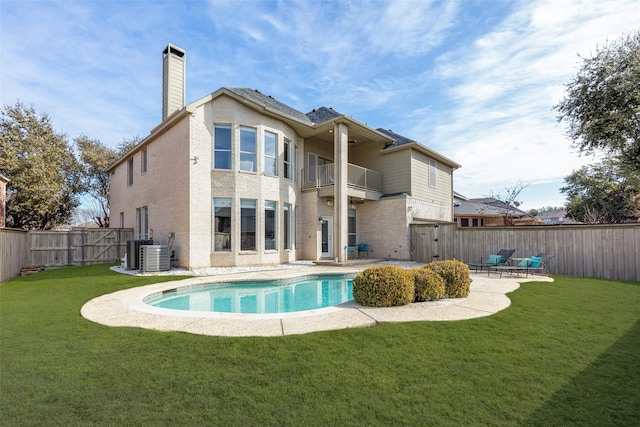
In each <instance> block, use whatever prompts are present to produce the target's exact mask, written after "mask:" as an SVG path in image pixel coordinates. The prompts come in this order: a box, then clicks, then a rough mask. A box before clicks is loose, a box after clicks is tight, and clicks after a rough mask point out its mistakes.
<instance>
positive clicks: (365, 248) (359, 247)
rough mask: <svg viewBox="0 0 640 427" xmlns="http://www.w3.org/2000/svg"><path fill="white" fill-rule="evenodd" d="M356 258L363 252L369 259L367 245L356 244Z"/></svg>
mask: <svg viewBox="0 0 640 427" xmlns="http://www.w3.org/2000/svg"><path fill="white" fill-rule="evenodd" d="M357 246H358V258H360V254H362V253H363V252H365V253H366V254H367V258H369V244H368V243H358V245H357Z"/></svg>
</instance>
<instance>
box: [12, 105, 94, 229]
mask: <svg viewBox="0 0 640 427" xmlns="http://www.w3.org/2000/svg"><path fill="white" fill-rule="evenodd" d="M0 159H1V161H0V173H1V174H3V175H5V176H7V177H8V178H9V179H10V180H11V181H10V182H9V183H8V185H7V193H8V197H7V211H6V215H7V226H9V227H14V228H25V229H51V228H54V227H56V226H58V225H62V224H65V223H66V222H67V221H68V220H69V219H70V218H71V216H72V214H73V210H74V209H75V208H76V206H77V205H78V195H79V193H80V192H81V191H82V185H81V180H80V166H79V164H78V162H77V161H76V158H75V156H74V154H73V150H72V147H71V146H70V145H69V144H68V142H67V140H66V137H65V135H64V134H61V133H57V132H55V131H54V130H53V127H52V125H51V119H50V118H49V116H48V115H46V114H38V113H37V112H36V110H35V109H34V108H33V107H27V106H25V105H24V104H22V103H21V102H20V101H18V102H16V104H15V105H14V106H8V105H5V106H4V109H3V110H2V111H1V116H0Z"/></svg>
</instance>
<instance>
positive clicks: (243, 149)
mask: <svg viewBox="0 0 640 427" xmlns="http://www.w3.org/2000/svg"><path fill="white" fill-rule="evenodd" d="M256 145H257V144H256V130H255V129H254V128H249V127H244V126H241V127H240V170H241V171H246V172H256V171H257V170H258V167H257V166H258V165H257V164H256Z"/></svg>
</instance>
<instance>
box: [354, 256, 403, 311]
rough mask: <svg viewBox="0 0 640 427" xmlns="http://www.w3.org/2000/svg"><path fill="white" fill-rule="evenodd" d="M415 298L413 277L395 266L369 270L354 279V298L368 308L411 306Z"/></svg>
mask: <svg viewBox="0 0 640 427" xmlns="http://www.w3.org/2000/svg"><path fill="white" fill-rule="evenodd" d="M413 296H414V284H413V275H412V274H411V273H410V272H408V271H407V270H403V269H401V268H400V267H396V266H393V265H384V266H379V267H370V268H367V269H366V270H364V271H361V272H360V273H358V275H357V276H356V277H355V278H354V279H353V298H354V299H355V300H356V302H358V303H360V304H362V305H364V306H367V307H393V306H397V305H405V304H410V303H411V302H413Z"/></svg>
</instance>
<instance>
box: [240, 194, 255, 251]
mask: <svg viewBox="0 0 640 427" xmlns="http://www.w3.org/2000/svg"><path fill="white" fill-rule="evenodd" d="M240 250H241V251H255V250H256V201H255V200H249V199H240Z"/></svg>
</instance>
